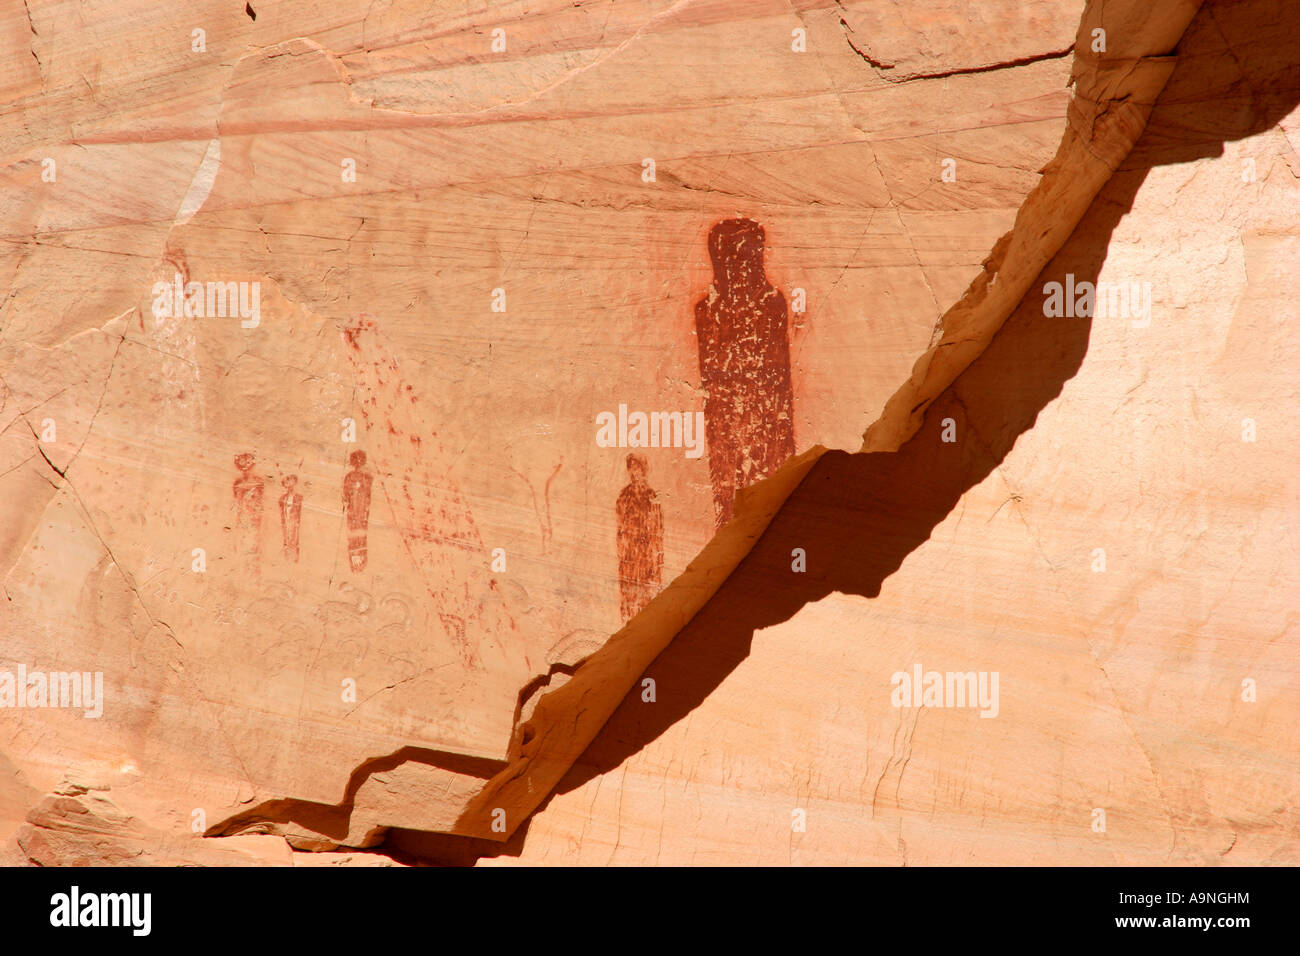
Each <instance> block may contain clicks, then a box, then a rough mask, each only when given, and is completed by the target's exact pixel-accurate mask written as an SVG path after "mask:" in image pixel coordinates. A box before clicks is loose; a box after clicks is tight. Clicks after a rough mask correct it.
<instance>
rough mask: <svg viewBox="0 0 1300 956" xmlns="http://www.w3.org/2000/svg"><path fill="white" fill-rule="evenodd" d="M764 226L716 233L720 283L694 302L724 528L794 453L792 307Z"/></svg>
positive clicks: (734, 222) (734, 223)
mask: <svg viewBox="0 0 1300 956" xmlns="http://www.w3.org/2000/svg"><path fill="white" fill-rule="evenodd" d="M763 240H764V232H763V227H762V226H760V225H759V224H758V223H757V222H755V221H754V220H752V219H724V220H723V221H722V222H719V223H718V224H717V225H715V226H714V227H713V228H712V229H711V230H710V231H709V258H710V259H712V260H713V284H712V285H711V286H710V287H709V294H708V295H706V296H705V297H704V298H703V299H701V300H700V301H699V302H697V303H696V304H695V331H696V334H697V339H698V341H697V344H698V347H699V353H700V381H701V383H702V384H703V386H704V389H705V392H706V398H705V401H704V419H705V435H706V436H707V439H708V445H709V476H710V478H711V479H712V482H713V505H714V514H715V516H716V518H717V523H718V527H721V526H722V525H724V524H726V523H727V521H728V520H730V518H731V511H732V504H733V501H734V499H735V496H736V492H737V491H739V490H740V489H741V488H744V487H746V486H747V485H751V484H753V483H754V482H756V481H758V480H759V479H761V478H763V477H765V476H767V475H770V474H771V473H772V472H773V471H775V470H776V469H777V468H778V467H780V466H781V465H782V464H783V463H784V462H785V461H786V459H788V458H790V457H791V456H792V455H793V454H794V398H793V393H792V391H791V386H790V330H789V312H788V310H787V308H786V303H785V296H783V295H782V294H781V292H780V290H779V289H777V288H775V287H774V286H772V285H771V284H770V283H769V282H768V281H767V274H766V272H765V271H764V268H763Z"/></svg>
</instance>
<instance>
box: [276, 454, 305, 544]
mask: <svg viewBox="0 0 1300 956" xmlns="http://www.w3.org/2000/svg"><path fill="white" fill-rule="evenodd" d="M280 484H282V485H283V486H284V494H282V495H281V496H280V532H281V535H282V537H283V538H284V556H285V557H286V558H288V559H289V560H290V561H297V560H298V528H299V527H300V526H301V523H302V495H300V494H298V493H297V492H296V491H294V490H293V489H294V487H295V486H296V485H297V484H298V476H297V475H286V476H285V478H284V480H283V481H281V482H280Z"/></svg>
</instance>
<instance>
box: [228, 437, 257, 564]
mask: <svg viewBox="0 0 1300 956" xmlns="http://www.w3.org/2000/svg"><path fill="white" fill-rule="evenodd" d="M256 462H257V459H256V458H254V457H253V456H252V455H251V454H249V453H248V452H244V453H243V454H242V455H236V456H235V467H236V468H238V469H239V477H238V478H236V479H235V483H234V485H233V486H232V488H231V491H232V492H233V493H234V496H235V551H236V552H237V553H239V554H247V555H252V556H254V557H256V556H257V555H258V554H260V553H261V550H262V491H263V479H261V478H260V477H258V476H257V475H255V474H253V465H254V464H256Z"/></svg>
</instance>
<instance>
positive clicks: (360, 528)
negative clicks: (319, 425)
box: [343, 451, 374, 571]
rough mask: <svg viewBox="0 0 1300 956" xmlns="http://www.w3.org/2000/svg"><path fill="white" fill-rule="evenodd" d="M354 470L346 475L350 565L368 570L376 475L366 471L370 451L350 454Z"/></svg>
mask: <svg viewBox="0 0 1300 956" xmlns="http://www.w3.org/2000/svg"><path fill="white" fill-rule="evenodd" d="M348 463H349V464H350V465H351V466H352V470H351V471H349V472H348V473H347V474H346V475H344V476H343V514H344V516H345V517H346V519H347V525H348V564H349V566H350V567H351V568H352V570H353V571H364V570H365V569H366V529H367V528H368V527H369V526H370V485H371V483H372V482H373V481H374V476H372V475H371V474H370V472H368V471H366V470H365V467H366V453H365V452H364V451H354V452H353V453H352V454H351V455H349V456H348Z"/></svg>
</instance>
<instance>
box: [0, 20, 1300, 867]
mask: <svg viewBox="0 0 1300 956" xmlns="http://www.w3.org/2000/svg"><path fill="white" fill-rule="evenodd" d="M1157 6H1158V9H1152V8H1153V7H1157ZM136 7H138V8H139V9H138V10H137V9H135V8H136ZM467 9H468V8H466V7H465V5H463V4H451V3H444V2H440V3H434V4H429V3H428V2H427V0H424V2H420V3H416V2H414V0H410V2H408V0H393V2H389V3H384V4H369V3H356V4H354V3H349V2H345V3H340V4H334V5H320V4H312V3H306V2H285V3H278V4H276V5H274V6H273V7H268V8H266V9H264V10H259V11H258V13H257V16H256V19H254V18H252V17H251V16H249V15H248V14H246V13H245V12H244V11H242V10H237V9H236V8H235V7H234V6H232V5H230V4H216V3H209V2H199V3H198V4H192V5H189V6H188V7H187V8H186V9H185V10H183V11H181V10H175V11H172V10H170V9H155V5H150V4H145V3H144V2H143V0H139V2H137V0H124V3H122V4H117V5H115V7H114V9H113V11H112V13H111V15H110V13H109V12H108V11H107V10H84V11H79V12H78V14H77V15H76V16H71V15H70V14H69V13H68V11H67V10H66V9H65V7H64V5H61V4H57V3H42V2H37V0H33V2H30V3H28V4H27V5H26V11H25V12H22V13H20V14H14V15H11V16H10V17H9V18H8V19H6V20H0V43H2V44H3V48H4V49H5V50H6V51H8V52H9V53H10V55H9V56H6V57H5V58H4V59H3V61H2V62H3V64H4V65H3V67H0V91H2V93H3V97H4V99H5V105H6V109H5V115H4V118H3V119H0V144H2V146H0V149H2V151H3V154H4V165H5V169H6V174H5V188H4V190H3V192H0V203H3V208H4V210H5V212H6V215H5V219H4V221H5V224H6V226H5V229H6V238H7V240H8V241H7V243H6V244H5V248H4V251H3V252H0V257H3V264H4V268H5V271H6V273H7V274H8V275H9V287H10V291H9V295H8V297H7V298H6V300H5V302H4V303H3V306H0V581H2V582H3V586H4V597H5V600H4V601H0V634H2V635H3V638H4V641H3V645H0V654H2V658H0V842H3V843H4V844H5V847H4V850H3V854H4V855H3V857H0V859H2V860H3V861H4V862H7V863H31V864H38V865H44V866H49V865H79V864H86V863H105V864H110V865H162V864H173V863H187V864H199V865H304V864H316V865H369V864H376V863H378V864H387V863H392V862H395V861H401V862H425V861H435V862H449V863H473V862H485V863H497V864H501V863H525V864H562V863H584V864H591V863H594V864H606V863H614V864H651V863H664V864H674V863H675V864H690V863H712V864H734V863H762V864H790V863H813V864H816V863H822V864H839V863H876V864H895V863H897V864H909V863H911V864H927V863H928V864H937V863H944V864H955V863H984V864H988V863H996V864H1001V863H1030V862H1044V861H1047V860H1050V861H1051V862H1054V863H1055V862H1061V863H1125V864H1129V863H1132V864H1147V863H1197V864H1202V863H1215V862H1220V861H1222V862H1227V863H1291V864H1294V863H1296V862H1300V841H1297V838H1296V834H1297V832H1300V819H1297V810H1296V807H1295V801H1294V793H1295V787H1296V767H1297V765H1298V762H1300V730H1297V727H1300V721H1298V720H1297V718H1298V717H1300V714H1298V713H1297V709H1298V708H1300V650H1298V649H1297V635H1296V631H1295V622H1294V614H1293V612H1292V608H1293V606H1294V603H1295V598H1296V596H1297V594H1298V593H1300V587H1298V582H1297V562H1296V557H1297V555H1296V546H1295V518H1296V512H1295V502H1296V500H1297V492H1298V491H1300V488H1298V487H1297V483H1296V477H1295V476H1296V474H1297V469H1296V467H1295V465H1296V462H1295V455H1294V451H1293V449H1292V448H1291V446H1290V444H1289V438H1288V436H1289V435H1290V434H1292V433H1293V430H1294V429H1296V428H1297V427H1300V421H1294V419H1295V418H1296V416H1297V412H1296V409H1297V408H1300V403H1297V401H1296V398H1297V390H1298V386H1297V381H1300V377H1298V376H1297V375H1296V370H1297V368H1300V361H1297V358H1298V357H1297V355H1296V346H1295V344H1294V343H1293V341H1292V336H1289V335H1288V334H1287V330H1288V329H1289V327H1290V325H1291V324H1293V323H1291V322H1288V321H1287V320H1288V319H1296V318H1300V315H1297V309H1298V307H1297V305H1296V303H1297V302H1300V279H1298V278H1297V275H1296V271H1295V269H1294V268H1293V264H1294V262H1295V261H1296V256H1297V253H1300V237H1298V235H1297V222H1300V183H1298V180H1300V154H1298V152H1297V150H1298V149H1300V112H1297V107H1298V106H1300V63H1297V59H1300V14H1298V13H1297V11H1295V10H1292V9H1291V7H1290V5H1288V4H1286V3H1284V2H1282V0H1240V2H1227V0H1205V2H1204V3H1198V2H1195V0H1180V2H1171V3H1166V4H1160V5H1151V4H1146V3H1139V2H1136V0H1133V2H1122V0H1110V2H1107V3H1087V4H1084V3H1081V2H1078V0H1073V2H1068V3H1067V2H1063V0H1032V2H1025V0H1018V2H1017V0H996V2H985V3H980V4H973V3H969V2H965V0H955V2H951V3H948V4H941V5H939V6H935V5H933V4H909V3H901V2H897V3H886V4H881V3H865V2H864V3H854V2H847V0H846V2H834V3H816V2H814V3H802V2H801V3H795V4H790V3H788V2H785V0H781V2H770V3H769V2H766V0H762V2H745V3H740V2H736V0H705V2H698V3H696V2H684V0H677V2H668V0H663V2H660V0H654V2H650V0H647V2H643V3H642V2H637V3H629V4H622V3H620V4H616V5H613V6H610V5H607V4H591V3H577V4H575V3H572V2H568V0H565V2H562V3H561V2H553V3H552V2H542V3H540V4H539V3H531V4H529V5H527V9H524V7H523V6H518V5H510V4H507V5H505V6H500V5H493V6H492V7H491V8H488V7H483V8H481V9H480V8H475V9H473V10H470V11H469V12H467ZM127 51H131V53H130V55H128V53H127ZM864 431H865V435H864ZM828 449H830V450H828Z"/></svg>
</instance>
